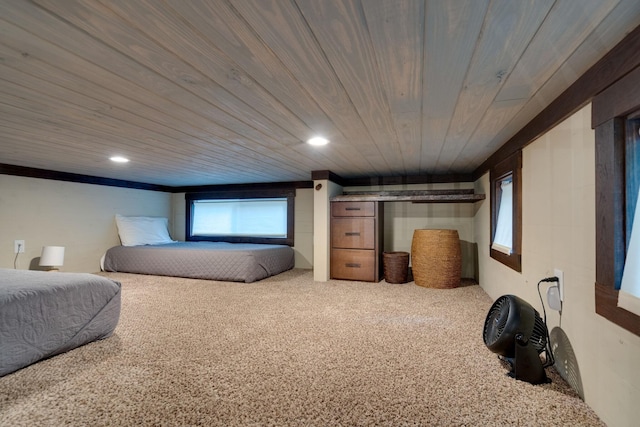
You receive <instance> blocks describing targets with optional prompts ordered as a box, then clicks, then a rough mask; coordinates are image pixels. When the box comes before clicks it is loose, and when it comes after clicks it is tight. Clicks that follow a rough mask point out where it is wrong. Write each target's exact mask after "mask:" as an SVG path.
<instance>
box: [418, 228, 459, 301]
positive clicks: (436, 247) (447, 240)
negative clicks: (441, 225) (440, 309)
mask: <svg viewBox="0 0 640 427" xmlns="http://www.w3.org/2000/svg"><path fill="white" fill-rule="evenodd" d="M411 259H412V263H411V266H412V269H413V278H414V280H415V282H416V285H419V286H424V287H427V288H440V289H448V288H456V287H458V286H460V276H461V273H462V254H461V250H460V239H459V237H458V231H457V230H415V231H414V232H413V240H412V241H411Z"/></svg>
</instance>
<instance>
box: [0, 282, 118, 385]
mask: <svg viewBox="0 0 640 427" xmlns="http://www.w3.org/2000/svg"><path fill="white" fill-rule="evenodd" d="M120 287H121V286H120V283H118V282H116V281H113V280H110V279H107V278H104V277H100V276H96V275H94V274H84V273H48V272H43V271H30V270H9V269H0V376H3V375H7V374H9V373H11V372H13V371H16V370H18V369H20V368H23V367H25V366H28V365H30V364H32V363H35V362H37V361H39V360H42V359H45V358H48V357H51V356H54V355H56V354H60V353H64V352H66V351H69V350H71V349H74V348H76V347H79V346H81V345H83V344H87V343H89V342H92V341H95V340H99V339H103V338H107V337H109V336H110V335H111V334H112V333H113V331H114V330H115V328H116V325H117V324H118V320H119V319H120Z"/></svg>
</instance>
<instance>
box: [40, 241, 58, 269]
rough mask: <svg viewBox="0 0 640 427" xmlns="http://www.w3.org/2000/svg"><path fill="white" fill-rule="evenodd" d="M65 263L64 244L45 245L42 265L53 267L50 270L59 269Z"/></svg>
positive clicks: (41, 258)
mask: <svg viewBox="0 0 640 427" xmlns="http://www.w3.org/2000/svg"><path fill="white" fill-rule="evenodd" d="M63 264H64V246H43V247H42V255H41V256H40V266H42V267H51V268H49V271H58V267H61V266H62V265H63Z"/></svg>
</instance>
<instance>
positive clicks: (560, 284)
mask: <svg viewBox="0 0 640 427" xmlns="http://www.w3.org/2000/svg"><path fill="white" fill-rule="evenodd" d="M553 275H554V276H556V277H557V278H558V290H559V291H560V301H564V273H563V272H562V270H560V269H557V268H554V269H553Z"/></svg>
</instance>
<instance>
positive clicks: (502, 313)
mask: <svg viewBox="0 0 640 427" xmlns="http://www.w3.org/2000/svg"><path fill="white" fill-rule="evenodd" d="M510 309H511V306H510V304H509V300H508V299H507V298H505V297H501V298H499V299H498V300H496V302H495V303H494V304H493V306H491V310H490V311H489V314H488V315H487V320H486V322H485V324H484V334H483V337H484V343H485V344H486V345H487V346H489V347H490V346H492V345H494V344H495V343H496V342H497V341H498V340H499V339H500V335H502V331H504V328H505V325H506V324H507V319H509V310H510Z"/></svg>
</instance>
